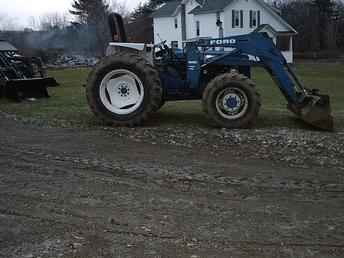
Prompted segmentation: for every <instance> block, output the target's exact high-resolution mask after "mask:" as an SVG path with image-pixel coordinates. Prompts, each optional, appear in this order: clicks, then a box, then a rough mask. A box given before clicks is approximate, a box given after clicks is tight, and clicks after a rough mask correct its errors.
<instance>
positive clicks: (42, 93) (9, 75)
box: [0, 40, 59, 102]
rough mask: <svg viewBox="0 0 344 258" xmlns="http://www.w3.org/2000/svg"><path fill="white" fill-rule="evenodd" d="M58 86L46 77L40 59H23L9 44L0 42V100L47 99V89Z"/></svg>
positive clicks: (54, 81)
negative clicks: (3, 98) (2, 98)
mask: <svg viewBox="0 0 344 258" xmlns="http://www.w3.org/2000/svg"><path fill="white" fill-rule="evenodd" d="M58 85H59V84H58V83H57V82H56V80H55V79H54V78H50V77H47V76H46V69H45V67H44V65H43V62H42V60H41V59H40V58H38V57H25V56H23V55H21V54H20V53H19V51H18V49H17V48H16V47H14V46H13V45H12V44H11V43H9V42H7V41H4V40H0V98H1V97H6V98H9V99H11V100H14V101H16V102H20V101H22V100H25V99H33V98H34V99H36V98H48V97H49V94H48V90H47V87H56V86H58Z"/></svg>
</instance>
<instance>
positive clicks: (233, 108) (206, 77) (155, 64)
mask: <svg viewBox="0 0 344 258" xmlns="http://www.w3.org/2000/svg"><path fill="white" fill-rule="evenodd" d="M122 24H123V22H122V21H121V17H120V16H119V15H116V14H113V15H111V16H110V27H111V28H112V30H111V31H112V35H113V36H114V39H119V40H122V42H120V43H116V42H113V43H110V45H109V47H108V51H107V53H108V56H107V57H105V58H104V59H103V60H102V61H101V62H100V63H99V64H98V66H97V67H96V68H95V69H94V70H93V71H92V72H91V74H90V76H89V78H88V84H87V87H86V89H87V92H86V93H87V99H88V102H89V105H90V107H91V109H92V110H93V112H94V113H95V115H96V116H98V117H99V118H101V119H102V120H104V121H105V122H107V123H111V124H114V125H117V126H137V125H140V124H142V123H143V122H144V121H145V120H147V119H148V118H149V116H150V115H151V114H152V113H153V112H155V111H157V110H158V109H159V108H161V107H162V105H163V104H164V103H165V102H166V101H177V100H197V99H201V100H202V102H203V109H204V111H205V112H206V113H207V114H208V116H209V117H210V118H211V119H212V120H213V121H214V122H215V124H216V125H218V126H219V127H224V128H249V127H252V126H253V125H254V123H255V121H256V119H257V116H258V113H259V109H260V106H261V100H260V95H259V93H258V92H257V89H256V85H255V83H254V82H253V81H252V80H251V67H253V66H261V67H264V68H265V70H266V71H267V72H268V73H269V74H270V75H271V76H272V78H273V79H274V81H275V82H276V84H277V86H278V87H279V89H280V91H281V93H282V94H283V95H284V96H285V98H286V100H287V101H288V108H289V110H291V111H292V112H293V113H294V114H296V115H297V116H298V117H299V118H300V119H302V120H303V121H305V122H306V123H308V124H310V125H312V126H314V127H316V128H319V129H323V130H332V129H333V118H332V116H331V110H330V101H329V97H328V96H326V95H321V94H319V92H318V91H317V90H310V89H307V88H305V87H304V86H303V85H302V84H301V82H300V81H299V79H298V78H297V76H296V75H295V73H294V72H293V71H292V69H291V67H290V66H289V65H288V64H287V61H286V60H285V58H284V56H283V55H282V54H281V52H280V51H279V50H278V49H277V48H276V46H275V44H274V42H273V40H272V39H271V38H269V36H268V35H267V34H266V33H261V32H257V31H255V32H252V33H250V34H247V35H242V36H233V37H226V38H218V39H213V38H197V39H193V40H188V41H186V42H184V47H183V49H174V48H169V47H168V46H167V45H166V44H165V42H162V43H159V44H157V45H149V44H138V43H136V44H135V43H127V42H126V41H125V39H126V36H125V33H124V28H123V26H122Z"/></svg>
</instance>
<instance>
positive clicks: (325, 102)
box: [291, 94, 334, 131]
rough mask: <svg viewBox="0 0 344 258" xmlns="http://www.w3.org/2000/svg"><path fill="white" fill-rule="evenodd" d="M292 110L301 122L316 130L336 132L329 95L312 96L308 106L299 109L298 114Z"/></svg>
mask: <svg viewBox="0 0 344 258" xmlns="http://www.w3.org/2000/svg"><path fill="white" fill-rule="evenodd" d="M291 110H292V111H293V112H294V113H296V114H297V115H298V116H299V117H300V118H301V120H303V121H304V122H306V123H307V124H309V125H311V126H313V127H315V128H318V129H321V130H324V131H333V130H334V123H333V117H332V115H331V105H330V97H329V96H328V95H319V94H317V95H311V96H309V99H308V101H307V104H306V105H304V106H303V107H302V108H298V109H297V111H296V112H295V109H293V108H291Z"/></svg>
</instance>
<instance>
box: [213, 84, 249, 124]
mask: <svg viewBox="0 0 344 258" xmlns="http://www.w3.org/2000/svg"><path fill="white" fill-rule="evenodd" d="M216 108H217V110H218V112H219V114H220V115H221V116H222V117H224V118H226V119H230V120H234V119H238V118H241V117H242V116H244V115H245V113H246V111H247V109H248V98H247V96H246V93H245V92H244V91H242V90H241V89H240V88H236V87H235V88H234V87H233V88H226V89H224V90H222V91H221V92H220V93H219V94H218V96H217V100H216Z"/></svg>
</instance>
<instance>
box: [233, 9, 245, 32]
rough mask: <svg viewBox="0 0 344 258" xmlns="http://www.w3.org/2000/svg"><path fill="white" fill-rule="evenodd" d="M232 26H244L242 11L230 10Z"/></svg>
mask: <svg viewBox="0 0 344 258" xmlns="http://www.w3.org/2000/svg"><path fill="white" fill-rule="evenodd" d="M232 27H233V28H239V27H240V28H243V27H244V11H243V10H240V11H239V10H232Z"/></svg>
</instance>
